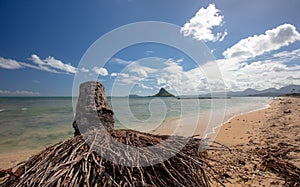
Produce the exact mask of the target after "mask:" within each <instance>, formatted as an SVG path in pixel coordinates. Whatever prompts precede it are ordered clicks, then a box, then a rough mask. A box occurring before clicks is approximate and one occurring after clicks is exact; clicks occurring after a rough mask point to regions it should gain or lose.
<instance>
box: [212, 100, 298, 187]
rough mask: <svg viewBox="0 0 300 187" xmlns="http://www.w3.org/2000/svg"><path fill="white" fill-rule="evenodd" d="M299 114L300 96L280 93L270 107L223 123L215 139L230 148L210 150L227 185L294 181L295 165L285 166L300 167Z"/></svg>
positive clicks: (282, 183) (271, 183)
mask: <svg viewBox="0 0 300 187" xmlns="http://www.w3.org/2000/svg"><path fill="white" fill-rule="evenodd" d="M299 114H300V98H292V97H279V98H276V99H275V100H273V101H272V103H270V107H268V108H265V109H263V110H256V111H253V112H248V113H245V114H241V115H237V116H235V117H233V118H232V119H230V120H229V121H228V122H227V123H225V124H224V125H222V126H221V127H220V129H219V130H218V131H219V132H218V133H217V135H216V137H215V141H216V142H218V143H220V144H221V145H224V146H225V147H227V148H228V149H226V148H223V149H220V150H208V156H209V157H210V158H213V159H214V160H215V161H210V164H211V165H212V166H213V167H214V169H215V170H217V171H218V172H220V174H221V176H223V177H222V178H219V180H220V181H222V183H223V184H224V185H225V186H226V187H227V186H229V187H231V186H232V187H233V186H234V187H235V186H273V185H274V186H286V185H287V184H289V181H293V179H291V178H289V176H293V174H291V173H289V172H293V170H294V169H290V168H285V167H286V166H292V167H294V168H295V167H296V168H297V167H298V168H299V167H300V153H299V152H297V151H294V150H295V147H299V141H300V124H299V121H300V115H299ZM281 152H284V153H281ZM278 154H279V155H281V154H283V155H281V156H276V155H278ZM272 155H273V156H272ZM270 159H271V160H270ZM297 180H298V181H299V178H298V179H297ZM291 184H294V183H291ZM298 184H299V183H298ZM213 186H221V185H220V184H217V183H213Z"/></svg>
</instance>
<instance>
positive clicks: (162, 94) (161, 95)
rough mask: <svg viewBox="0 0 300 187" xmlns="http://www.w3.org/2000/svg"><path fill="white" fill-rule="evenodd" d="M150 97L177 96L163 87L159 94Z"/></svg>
mask: <svg viewBox="0 0 300 187" xmlns="http://www.w3.org/2000/svg"><path fill="white" fill-rule="evenodd" d="M150 97H175V96H174V95H173V94H171V93H169V92H168V91H167V90H166V89H164V88H161V89H160V90H159V92H158V93H157V94H155V95H153V96H150Z"/></svg>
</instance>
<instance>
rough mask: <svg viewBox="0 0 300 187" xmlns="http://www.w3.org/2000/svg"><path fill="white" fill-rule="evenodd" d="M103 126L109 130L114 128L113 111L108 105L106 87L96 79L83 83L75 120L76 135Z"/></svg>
mask: <svg viewBox="0 0 300 187" xmlns="http://www.w3.org/2000/svg"><path fill="white" fill-rule="evenodd" d="M103 127H104V128H105V129H106V130H107V131H109V132H111V131H112V130H113V129H114V118H113V111H112V110H111V109H110V108H109V106H108V102H107V98H106V94H105V88H104V86H103V85H102V84H101V83H100V82H96V81H89V82H85V83H82V84H81V85H80V94H79V98H78V102H77V106H76V116H75V121H74V122H73V128H74V129H75V133H74V135H75V136H77V135H80V134H82V133H85V132H86V131H88V130H89V129H95V128H97V129H99V128H103Z"/></svg>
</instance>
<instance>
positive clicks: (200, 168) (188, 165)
mask: <svg viewBox="0 0 300 187" xmlns="http://www.w3.org/2000/svg"><path fill="white" fill-rule="evenodd" d="M80 89H83V90H80V96H79V99H78V100H79V101H78V104H77V107H78V108H77V110H81V111H76V118H75V122H74V123H73V127H74V128H75V134H76V136H74V137H72V138H70V139H68V140H65V141H63V142H59V143H57V144H55V145H52V146H50V147H48V148H46V149H45V150H43V151H41V152H40V153H39V154H36V155H34V156H32V157H31V158H30V159H29V160H27V161H26V162H23V163H22V164H19V165H18V166H16V168H14V171H17V172H9V173H4V174H3V175H5V178H4V177H3V178H0V179H1V180H0V186H210V184H211V183H210V182H211V181H212V180H216V181H219V180H218V179H217V177H216V176H217V175H218V172H216V171H215V170H214V168H213V167H212V166H211V165H210V164H209V163H208V160H209V158H208V157H207V154H206V152H205V151H203V150H202V149H199V146H200V145H202V146H203V145H205V146H207V148H208V149H210V150H214V149H218V148H220V147H221V146H220V145H219V144H215V145H214V144H213V143H212V144H208V143H207V141H208V140H204V139H199V138H195V137H192V138H188V137H181V136H174V137H173V139H174V140H175V141H172V142H169V143H165V144H160V143H161V142H163V141H165V140H166V139H168V138H170V136H167V135H154V134H149V133H143V132H138V131H134V130H130V129H123V130H122V129H119V130H114V129H113V120H112V117H113V112H112V111H111V110H110V109H109V108H108V105H107V102H106V101H107V100H106V96H105V92H104V87H103V86H102V85H101V84H100V83H98V82H87V83H83V84H82V85H81V87H80ZM86 92H88V94H87V95H85V96H83V98H80V97H81V95H82V94H81V93H86ZM91 102H92V103H91ZM84 112H88V113H89V114H91V115H90V116H89V117H91V118H92V123H91V121H89V120H90V118H87V117H86V114H84ZM95 112H96V115H97V116H96V118H97V119H98V121H97V120H96V118H95V116H93V115H92V114H94V113H95ZM86 121H88V122H89V123H90V125H87V126H84V122H86ZM99 121H100V122H99ZM100 123H104V126H105V129H106V130H107V131H108V132H109V133H103V132H104V131H103V129H101V127H100V128H99V125H100ZM108 134H109V138H108ZM96 137H97V142H94V141H91V140H95V139H96ZM110 138H111V139H113V140H115V141H117V142H119V143H122V144H125V145H127V146H131V147H136V148H143V147H148V146H157V145H159V146H158V151H156V152H151V151H149V152H147V149H146V151H145V153H146V154H145V155H149V156H146V157H143V158H141V160H143V159H148V160H147V161H148V162H150V163H151V162H153V163H155V164H151V165H148V166H144V167H132V166H129V165H128V163H129V162H131V161H132V156H131V154H132V153H130V154H129V153H128V152H127V150H126V149H122V148H121V147H118V146H114V144H112V143H111V142H110V140H111V139H110ZM89 141H91V142H92V144H87V142H89ZM94 143H95V144H94ZM101 145H106V146H105V147H104V148H105V150H102V152H101V153H102V154H99V153H98V152H97V151H95V150H94V147H95V146H100V147H101ZM178 147H183V148H182V149H181V150H180V151H178V149H176V148H178ZM222 148H223V147H222ZM161 153H173V156H172V157H170V158H169V159H167V160H162V161H160V160H159V162H157V160H151V159H155V158H157V159H159V156H158V155H161ZM108 155H109V156H110V157H109V158H112V160H110V159H107V158H108V157H107V156H108ZM120 155H121V157H120ZM119 158H121V159H120V160H116V159H119ZM114 159H115V160H114ZM120 162H124V163H127V164H124V165H122V164H118V163H120ZM204 168H205V169H204ZM11 171H12V170H11ZM1 172H2V171H1ZM1 176H2V175H1ZM229 177H230V176H229ZM219 184H221V185H222V183H221V182H220V181H219Z"/></svg>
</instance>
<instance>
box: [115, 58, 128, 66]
mask: <svg viewBox="0 0 300 187" xmlns="http://www.w3.org/2000/svg"><path fill="white" fill-rule="evenodd" d="M110 62H115V63H117V64H120V65H128V64H130V63H131V62H132V61H127V60H123V59H120V58H112V59H111V60H110Z"/></svg>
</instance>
